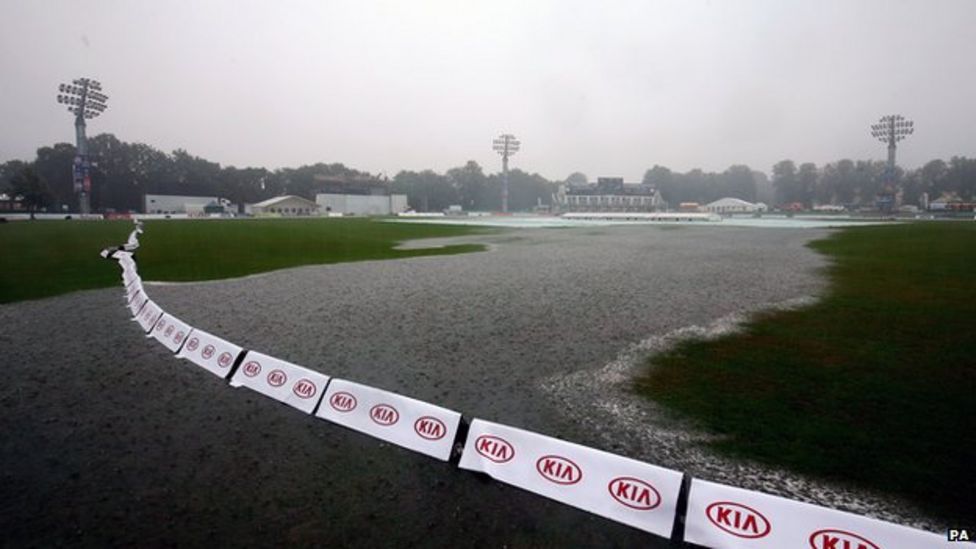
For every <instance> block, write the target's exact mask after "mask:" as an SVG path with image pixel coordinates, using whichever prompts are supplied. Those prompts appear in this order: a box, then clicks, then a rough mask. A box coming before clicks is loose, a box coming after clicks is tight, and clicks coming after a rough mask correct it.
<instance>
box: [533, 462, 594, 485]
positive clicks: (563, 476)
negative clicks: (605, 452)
mask: <svg viewBox="0 0 976 549" xmlns="http://www.w3.org/2000/svg"><path fill="white" fill-rule="evenodd" d="M535 470H536V471H538V472H539V474H540V475H542V477H543V478H545V479H546V480H548V481H550V482H555V483H556V484H576V483H577V482H579V481H580V479H582V478H583V471H582V470H580V468H579V466H578V465H576V464H575V463H573V462H572V461H570V460H568V459H566V458H564V457H561V456H542V457H541V458H539V460H538V461H536V462H535Z"/></svg>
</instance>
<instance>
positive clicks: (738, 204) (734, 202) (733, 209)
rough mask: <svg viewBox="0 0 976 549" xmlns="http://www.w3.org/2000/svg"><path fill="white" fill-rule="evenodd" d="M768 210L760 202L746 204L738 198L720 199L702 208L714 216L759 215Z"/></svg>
mask: <svg viewBox="0 0 976 549" xmlns="http://www.w3.org/2000/svg"><path fill="white" fill-rule="evenodd" d="M767 209H768V208H767V207H766V205H765V204H763V203H762V202H755V203H753V202H747V201H745V200H741V199H738V198H730V197H727V198H720V199H718V200H716V201H715V202H710V203H708V204H705V205H704V206H702V210H704V211H706V212H709V213H716V214H736V213H759V212H765V211H766V210H767Z"/></svg>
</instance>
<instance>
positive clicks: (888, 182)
mask: <svg viewBox="0 0 976 549" xmlns="http://www.w3.org/2000/svg"><path fill="white" fill-rule="evenodd" d="M914 132H915V123H914V122H912V121H911V120H906V119H905V117H904V116H902V115H900V114H889V115H887V116H882V117H881V119H880V120H878V123H877V124H872V125H871V135H872V136H873V137H874V138H875V139H877V140H878V141H881V142H882V143H887V144H888V165H887V166H885V171H884V176H883V178H882V179H883V180H882V187H881V192H880V193H878V206H879V207H880V208H881V211H883V212H885V213H891V210H892V208H894V205H895V149H896V148H897V143H898V142H899V141H901V140H902V139H905V138H906V137H908V136H909V135H911V134H912V133H914Z"/></svg>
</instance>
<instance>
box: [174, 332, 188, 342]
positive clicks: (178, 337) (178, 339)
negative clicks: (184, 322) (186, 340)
mask: <svg viewBox="0 0 976 549" xmlns="http://www.w3.org/2000/svg"><path fill="white" fill-rule="evenodd" d="M184 335H185V334H184V333H183V332H176V337H174V338H173V341H175V342H176V343H179V342H181V341H183V336H184Z"/></svg>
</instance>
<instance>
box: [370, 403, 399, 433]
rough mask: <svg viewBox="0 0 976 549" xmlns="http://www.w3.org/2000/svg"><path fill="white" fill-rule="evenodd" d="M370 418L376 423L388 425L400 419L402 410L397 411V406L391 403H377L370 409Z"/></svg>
mask: <svg viewBox="0 0 976 549" xmlns="http://www.w3.org/2000/svg"><path fill="white" fill-rule="evenodd" d="M369 418H370V419H372V420H373V422H374V423H377V424H379V425H382V426H384V427H386V426H389V425H393V424H394V423H396V422H397V421H399V420H400V412H397V411H396V408H394V407H393V406H390V405H389V404H377V405H376V406H373V407H372V408H371V409H370V411H369Z"/></svg>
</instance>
